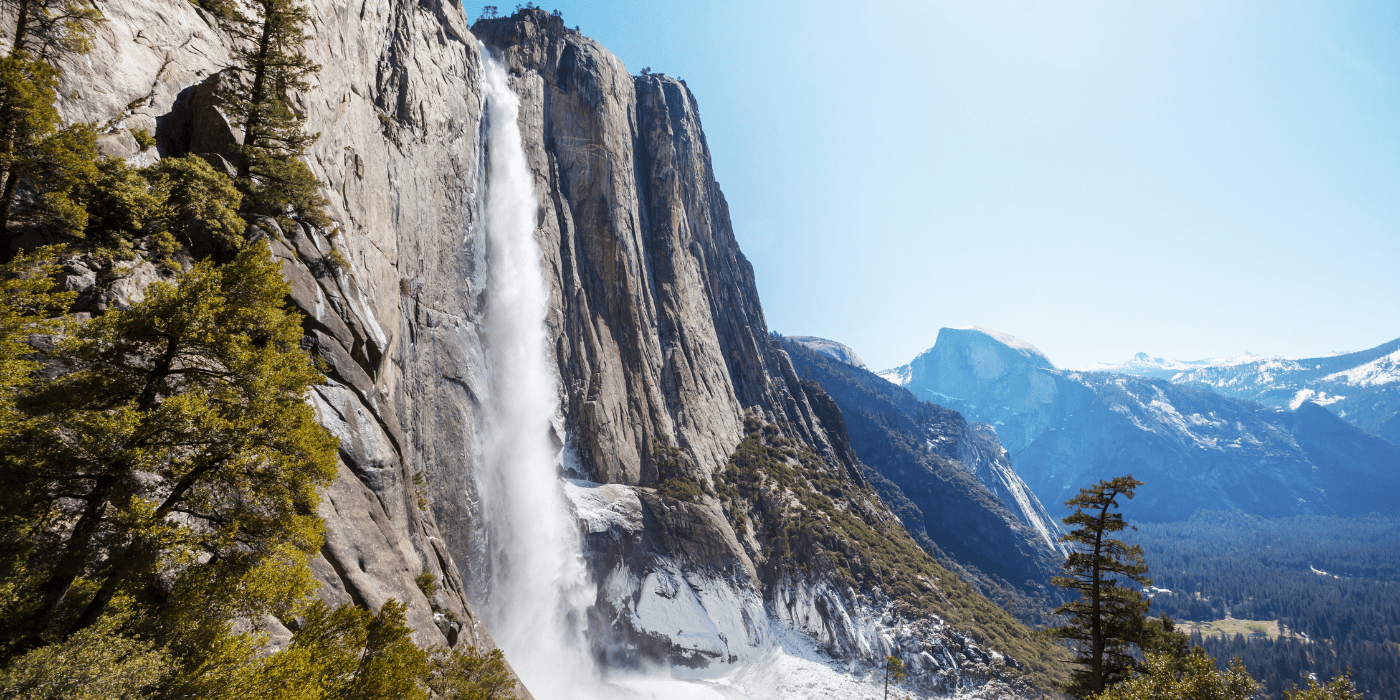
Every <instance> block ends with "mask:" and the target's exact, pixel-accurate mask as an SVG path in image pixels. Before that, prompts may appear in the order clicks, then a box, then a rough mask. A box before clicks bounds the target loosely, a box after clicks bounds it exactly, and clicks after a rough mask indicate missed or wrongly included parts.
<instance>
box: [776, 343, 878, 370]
mask: <svg viewBox="0 0 1400 700" xmlns="http://www.w3.org/2000/svg"><path fill="white" fill-rule="evenodd" d="M787 339H788V340H791V341H793V342H797V343H802V344H803V345H805V346H807V347H809V348H811V349H813V350H816V351H817V352H819V353H821V354H823V355H826V356H827V357H830V358H831V359H833V360H837V361H839V362H844V363H846V364H848V365H850V366H852V367H855V368H857V369H866V366H865V362H864V361H863V360H861V359H860V355H857V354H856V351H855V350H852V349H851V348H849V347H847V346H846V345H842V344H841V343H838V342H836V341H834V340H827V339H826V338H818V337H816V336H814V335H790V336H787Z"/></svg>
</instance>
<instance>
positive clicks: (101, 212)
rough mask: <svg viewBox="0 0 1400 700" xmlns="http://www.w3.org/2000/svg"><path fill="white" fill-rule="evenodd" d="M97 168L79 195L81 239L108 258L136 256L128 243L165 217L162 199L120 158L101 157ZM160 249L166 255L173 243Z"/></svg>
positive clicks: (170, 250) (157, 192)
mask: <svg viewBox="0 0 1400 700" xmlns="http://www.w3.org/2000/svg"><path fill="white" fill-rule="evenodd" d="M96 166H97V167H96V171H97V172H96V175H95V177H93V178H92V180H91V181H90V184H88V186H87V187H86V188H85V189H86V191H85V192H84V196H82V199H83V200H85V201H84V204H85V205H86V207H85V212H84V217H83V218H84V219H86V225H85V226H84V230H83V233H82V237H83V238H86V239H88V240H89V241H91V242H93V243H97V244H99V245H100V246H102V248H104V249H105V250H104V252H105V253H106V254H107V255H108V256H110V257H120V258H130V257H132V256H133V255H135V251H134V250H133V249H132V247H131V241H132V240H134V239H136V238H139V237H141V236H143V235H144V234H145V233H146V231H147V228H148V227H149V226H151V224H152V222H154V221H156V220H158V219H160V218H162V217H163V216H164V214H165V202H164V198H163V197H162V196H161V195H162V193H161V192H159V191H153V190H152V188H151V185H150V183H149V182H148V181H147V180H146V178H145V177H143V176H142V172H141V171H140V170H138V169H136V168H133V167H131V166H130V165H127V163H126V161H125V160H123V159H121V158H104V159H102V160H101V161H99V162H97V164H96ZM162 248H163V249H164V250H163V251H162V252H164V253H165V254H169V253H171V252H173V251H174V242H173V241H168V242H167V245H165V246H162Z"/></svg>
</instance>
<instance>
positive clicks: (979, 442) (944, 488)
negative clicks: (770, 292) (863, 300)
mask: <svg viewBox="0 0 1400 700" xmlns="http://www.w3.org/2000/svg"><path fill="white" fill-rule="evenodd" d="M783 347H784V348H785V349H787V351H788V353H789V355H790V356H791V357H792V360H793V364H794V366H795V367H796V368H797V372H798V374H800V375H802V376H803V377H806V378H808V379H810V380H811V381H814V382H817V383H819V384H821V385H822V387H823V388H824V389H825V390H826V392H827V393H828V394H830V395H831V397H832V398H833V399H835V401H836V403H837V404H838V405H839V406H840V408H841V414H842V415H843V416H844V418H845V425H846V431H847V433H848V434H849V435H850V441H851V446H852V448H853V449H854V450H855V453H856V455H857V456H858V457H859V458H860V460H861V462H863V463H864V464H866V465H869V467H871V468H873V469H874V470H876V471H877V472H878V473H879V475H880V476H881V477H882V479H879V480H876V484H877V489H878V490H880V491H881V497H882V498H884V499H885V501H886V502H888V503H890V504H891V506H892V507H893V508H894V510H895V512H896V513H897V514H898V515H899V517H900V519H901V520H902V521H903V522H904V523H905V527H906V528H907V529H908V530H909V531H910V532H911V533H913V534H914V536H915V539H916V540H919V541H920V544H921V545H923V546H924V548H925V549H928V550H929V551H931V552H937V553H939V554H942V555H945V556H947V557H950V558H951V559H953V560H954V561H955V562H957V563H958V564H960V565H962V566H965V567H970V568H973V569H976V570H979V571H981V572H982V573H984V574H989V575H991V576H994V577H996V578H997V579H1000V580H1001V581H1002V582H1004V583H1009V584H1011V585H1013V586H1016V587H1018V588H1020V589H1022V591H1023V592H1030V593H1032V594H1038V593H1039V591H1040V590H1042V589H1044V588H1046V587H1048V586H1049V585H1050V577H1051V576H1054V575H1057V574H1059V573H1060V568H1061V567H1060V564H1061V563H1062V562H1063V560H1064V553H1063V552H1062V550H1061V549H1060V546H1059V544H1058V539H1059V535H1060V529H1059V525H1058V522H1057V521H1055V520H1054V519H1052V518H1051V517H1050V515H1049V514H1048V513H1047V512H1046V510H1045V507H1044V506H1042V505H1041V503H1040V501H1039V500H1038V499H1036V497H1035V495H1034V494H1033V493H1031V491H1030V488H1029V487H1028V486H1026V484H1025V482H1023V481H1022V480H1021V478H1020V477H1019V476H1018V475H1017V474H1016V471H1015V470H1014V469H1012V467H1011V463H1010V461H1009V460H1008V459H1007V453H1006V450H1005V449H1003V448H1002V446H1001V444H1000V443H999V442H998V441H997V436H996V431H994V430H992V429H991V427H990V426H987V425H986V424H984V423H968V422H967V421H966V420H965V419H964V418H963V417H962V415H960V414H959V413H958V412H957V411H954V410H951V409H948V408H944V407H942V406H937V405H934V404H931V403H928V402H925V401H921V400H919V399H918V398H916V397H915V396H914V395H913V394H912V393H910V392H909V391H908V390H906V389H903V388H900V387H897V386H894V385H892V384H890V383H889V382H887V381H885V380H884V379H882V378H880V377H879V376H877V375H875V374H873V373H871V372H869V371H866V370H863V369H858V368H856V367H853V366H850V365H848V364H846V363H844V362H840V361H836V360H834V359H833V358H831V357H830V356H829V355H827V354H825V353H822V352H820V351H819V350H817V349H816V348H813V347H812V344H811V343H810V342H809V341H808V340H807V339H805V338H794V337H788V338H784V339H783ZM901 504H903V505H904V507H903V508H901Z"/></svg>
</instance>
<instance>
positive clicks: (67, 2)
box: [0, 0, 102, 260]
mask: <svg viewBox="0 0 1400 700" xmlns="http://www.w3.org/2000/svg"><path fill="white" fill-rule="evenodd" d="M6 4H8V5H10V6H11V7H13V12H14V17H15V24H14V25H13V29H12V31H11V32H10V36H11V37H12V38H13V41H12V43H11V45H10V50H9V52H8V53H7V54H6V55H5V56H4V57H0V171H3V172H4V176H3V185H2V186H0V187H2V188H3V189H0V233H3V234H4V235H3V239H4V240H3V242H0V255H3V257H4V259H6V260H8V259H9V258H10V257H12V256H13V254H14V253H13V251H12V250H11V241H12V240H13V238H14V237H15V235H16V232H15V231H14V230H13V226H12V222H11V219H12V218H13V213H14V212H13V209H14V203H15V198H16V195H17V193H18V191H19V186H20V183H21V181H24V180H26V179H27V180H30V181H31V183H32V184H33V185H34V186H35V188H36V190H37V195H38V196H37V198H36V205H35V206H33V207H30V211H28V212H26V214H27V215H28V216H29V218H31V219H33V220H34V221H35V222H36V223H42V224H47V225H51V226H55V227H56V228H58V229H59V230H60V231H62V232H65V233H77V232H81V231H82V230H83V229H84V228H85V227H86V225H87V220H86V209H85V208H84V207H82V206H81V205H80V204H78V203H77V202H76V201H75V197H74V190H75V189H76V188H79V187H82V186H83V185H85V184H87V183H89V182H90V181H91V180H92V179H93V178H94V177H95V176H96V172H95V171H94V169H93V167H94V161H95V159H96V156H97V147H96V132H95V131H94V130H93V128H92V127H91V126H90V125H86V124H75V125H69V126H66V127H62V128H60V126H59V118H58V110H57V108H56V107H55V100H56V99H57V90H58V80H59V77H60V75H61V73H60V71H59V69H58V68H57V67H56V61H57V60H58V59H60V58H62V57H65V56H74V55H82V54H86V53H87V52H88V50H89V48H90V44H89V38H90V36H91V34H92V32H93V30H94V28H95V27H96V26H97V24H98V23H99V22H100V21H101V20H102V16H101V13H99V12H98V11H97V10H96V9H95V8H93V7H88V6H85V5H84V4H80V3H77V2H73V1H72V0H13V2H10V3H6Z"/></svg>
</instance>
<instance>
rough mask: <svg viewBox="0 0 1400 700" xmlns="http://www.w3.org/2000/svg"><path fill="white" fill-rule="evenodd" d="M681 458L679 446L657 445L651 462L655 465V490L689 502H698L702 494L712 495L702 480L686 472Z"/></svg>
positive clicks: (668, 496)
mask: <svg viewBox="0 0 1400 700" xmlns="http://www.w3.org/2000/svg"><path fill="white" fill-rule="evenodd" d="M681 460H682V454H681V451H680V449H679V448H677V447H675V446H673V445H670V444H666V443H662V444H659V445H657V447H656V450H655V452H654V454H653V455H652V463H653V464H654V465H655V466H656V481H657V485H656V490H657V492H658V493H660V494H661V495H663V496H666V497H667V498H674V499H676V500H678V501H687V502H690V503H699V502H700V500H701V498H703V497H704V496H708V495H713V494H712V492H711V491H710V488H709V487H708V486H707V485H706V484H705V483H704V482H702V481H699V480H697V479H695V478H694V477H692V476H690V475H689V474H687V473H686V470H685V467H684V466H683V465H682V464H681Z"/></svg>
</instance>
